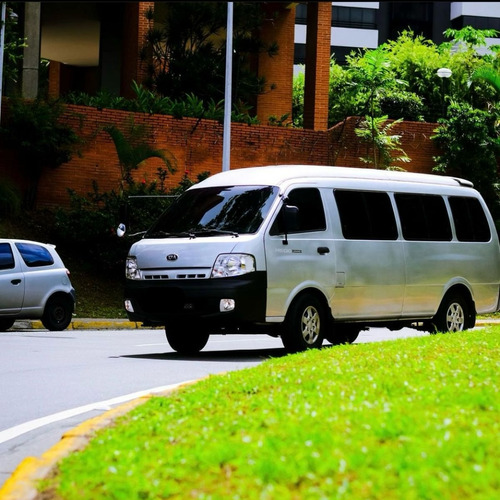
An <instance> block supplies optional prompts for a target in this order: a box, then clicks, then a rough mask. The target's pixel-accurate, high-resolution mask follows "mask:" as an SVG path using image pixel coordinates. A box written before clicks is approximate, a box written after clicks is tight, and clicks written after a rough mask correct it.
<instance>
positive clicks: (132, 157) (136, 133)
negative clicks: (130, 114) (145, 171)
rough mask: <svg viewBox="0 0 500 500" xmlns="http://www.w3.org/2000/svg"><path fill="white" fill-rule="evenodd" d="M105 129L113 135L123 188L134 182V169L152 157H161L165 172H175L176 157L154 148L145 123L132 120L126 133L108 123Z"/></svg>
mask: <svg viewBox="0 0 500 500" xmlns="http://www.w3.org/2000/svg"><path fill="white" fill-rule="evenodd" d="M104 130H105V131H106V132H107V133H108V134H109V135H110V136H111V139H113V142H114V144H115V148H116V153H117V154H118V160H119V163H120V169H121V190H123V185H124V183H127V184H129V185H132V184H133V179H132V171H133V170H137V169H138V168H139V165H140V164H141V163H142V162H144V161H145V160H148V159H150V158H159V159H161V160H162V161H163V163H164V164H165V167H166V170H165V171H164V172H165V174H166V173H167V172H168V173H174V172H175V163H176V161H175V158H174V156H173V155H172V154H171V153H170V152H168V151H166V150H160V149H156V148H153V147H151V146H150V145H149V143H148V142H147V140H146V129H145V127H144V126H143V125H136V124H134V122H133V121H132V122H131V123H130V124H129V127H128V131H127V132H126V134H127V135H125V134H124V133H123V132H122V131H121V130H120V129H119V128H118V127H117V126H116V125H108V126H106V127H104Z"/></svg>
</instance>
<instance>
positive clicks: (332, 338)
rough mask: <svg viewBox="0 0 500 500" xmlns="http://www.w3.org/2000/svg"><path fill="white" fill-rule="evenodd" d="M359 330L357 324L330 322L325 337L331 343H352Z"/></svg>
mask: <svg viewBox="0 0 500 500" xmlns="http://www.w3.org/2000/svg"><path fill="white" fill-rule="evenodd" d="M360 331H361V329H360V328H359V327H357V326H351V325H336V324H335V323H333V322H332V325H330V330H329V332H327V334H326V335H325V338H326V340H328V342H330V344H332V345H340V344H352V343H353V342H354V341H355V340H356V339H357V338H358V336H359V332H360Z"/></svg>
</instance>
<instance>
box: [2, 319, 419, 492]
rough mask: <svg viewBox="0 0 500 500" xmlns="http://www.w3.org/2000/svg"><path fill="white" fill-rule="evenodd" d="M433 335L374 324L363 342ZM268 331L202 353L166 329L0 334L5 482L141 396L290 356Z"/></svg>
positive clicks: (217, 339)
mask: <svg viewBox="0 0 500 500" xmlns="http://www.w3.org/2000/svg"><path fill="white" fill-rule="evenodd" d="M415 335H427V334H425V333H421V332H416V331H414V330H410V329H403V330H401V331H399V332H389V331H388V330H386V329H371V330H369V331H367V332H363V333H362V334H361V335H360V337H359V338H358V340H357V341H356V342H357V343H360V342H371V341H379V340H388V339H395V338H401V337H405V336H415ZM285 354H286V353H285V351H284V349H283V347H282V344H281V340H280V339H275V338H272V337H268V336H265V335H258V336H243V335H236V336H228V337H222V336H214V337H212V338H211V339H210V340H209V343H208V344H207V346H206V347H205V349H204V350H203V351H202V352H201V353H200V354H199V355H198V356H192V357H186V356H182V355H179V354H177V353H175V352H173V351H172V349H170V347H169V345H168V344H167V342H166V340H165V335H164V331H163V330H161V329H156V330H155V329H153V330H151V329H144V330H107V331H96V330H86V331H83V330H82V331H77V330H71V331H70V330H67V331H64V332H60V333H55V332H48V331H44V330H24V331H8V332H4V333H0V381H1V385H0V405H1V411H0V486H1V485H2V484H3V483H4V482H5V481H6V480H7V479H8V477H10V475H11V474H12V472H13V471H14V470H15V468H16V467H17V465H18V464H19V463H20V462H21V461H22V460H23V459H24V458H26V457H28V456H35V457H39V456H41V455H42V454H43V453H44V452H45V451H47V450H48V449H50V448H51V447H52V446H54V445H55V444H56V443H57V442H58V441H59V440H60V439H61V436H62V435H63V434H64V433H65V432H66V431H67V430H69V429H72V428H73V427H75V426H77V425H78V424H80V423H81V422H83V421H86V420H88V419H90V418H93V417H95V416H98V415H100V414H102V413H104V412H105V411H107V410H109V409H111V408H114V407H116V406H117V405H119V404H121V403H124V402H126V401H128V400H132V399H135V398H137V397H138V396H139V395H142V394H150V393H153V392H157V391H161V390H164V389H166V388H167V387H169V386H172V385H175V384H179V383H182V382H186V381H190V380H196V379H199V378H201V377H205V376H206V375H209V374H215V373H221V372H225V371H231V370H238V369H242V368H246V367H250V366H254V365H257V364H259V363H261V362H262V361H263V360H265V359H268V358H269V357H278V356H284V355H285Z"/></svg>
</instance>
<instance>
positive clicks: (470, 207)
mask: <svg viewBox="0 0 500 500" xmlns="http://www.w3.org/2000/svg"><path fill="white" fill-rule="evenodd" d="M449 202H450V207H451V213H452V214H453V223H454V224H455V232H456V234H457V239H458V240H459V241H489V240H490V238H491V232H490V226H489V225H488V220H487V219H486V215H485V213H484V210H483V207H482V206H481V203H479V200H478V199H476V198H470V197H466V196H450V198H449Z"/></svg>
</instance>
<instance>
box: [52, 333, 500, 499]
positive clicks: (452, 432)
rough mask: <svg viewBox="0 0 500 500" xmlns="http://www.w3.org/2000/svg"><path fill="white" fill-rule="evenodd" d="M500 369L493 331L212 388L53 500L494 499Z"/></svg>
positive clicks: (308, 359) (287, 360)
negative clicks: (208, 499) (134, 499)
mask: <svg viewBox="0 0 500 500" xmlns="http://www.w3.org/2000/svg"><path fill="white" fill-rule="evenodd" d="M499 362H500V328H496V327H495V328H491V329H488V330H483V331H474V332H466V333H457V334H448V335H434V336H428V337H420V338H411V339H404V340H397V341H393V342H382V343H372V344H359V345H350V346H338V347H333V348H325V349H322V350H316V351H312V352H307V353H302V354H297V355H291V356H287V357H283V358H277V359H272V360H269V361H267V362H265V363H263V364H262V365H260V366H258V367H255V368H252V369H247V370H242V371H238V372H232V373H228V374H224V375H220V376H213V377H209V378H208V379H205V380H202V381H200V382H199V383H197V384H195V385H194V386H189V387H187V388H185V389H183V390H181V391H178V392H177V393H174V394H173V395H171V396H169V397H155V398H153V399H151V400H149V401H148V402H147V403H146V404H144V405H142V406H140V407H138V408H136V409H135V410H134V411H133V412H131V413H130V414H128V415H126V416H125V417H123V418H122V419H120V420H119V422H118V423H117V425H116V426H114V427H113V428H108V429H105V430H103V431H101V432H99V433H98V434H97V436H96V437H95V438H94V439H93V441H91V443H90V445H89V446H88V447H87V448H86V449H85V450H84V451H82V452H79V453H77V454H74V455H72V456H71V457H69V458H68V459H66V460H64V461H63V462H62V463H61V464H60V469H59V474H58V475H56V476H55V478H53V479H52V480H51V481H50V482H48V483H45V484H44V486H43V489H44V490H45V493H46V494H47V496H44V497H43V498H46V499H50V498H61V499H62V498H63V499H64V500H72V499H75V500H76V499H77V500H84V499H92V500H99V499H104V498H150V499H160V498H162V499H164V498H175V499H186V498H204V499H207V498H210V499H226V498H244V499H276V498H279V499H280V500H281V499H285V500H286V499H301V500H302V499H320V498H325V499H326V498H328V499H333V498H346V499H353V500H354V499H355V500H359V499H365V498H366V499H367V498H370V499H401V498H404V499H415V500H417V499H418V500H425V499H429V500H435V499H437V498H439V499H441V500H447V499H450V500H451V499H458V498H459V499H461V500H463V499H474V500H477V499H493V498H497V495H498V491H499V489H500V476H499V475H498V470H499V468H500V454H499V453H498V450H499V448H500V394H499V386H498V384H497V378H498V367H499ZM56 491H57V493H55V492H56Z"/></svg>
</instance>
